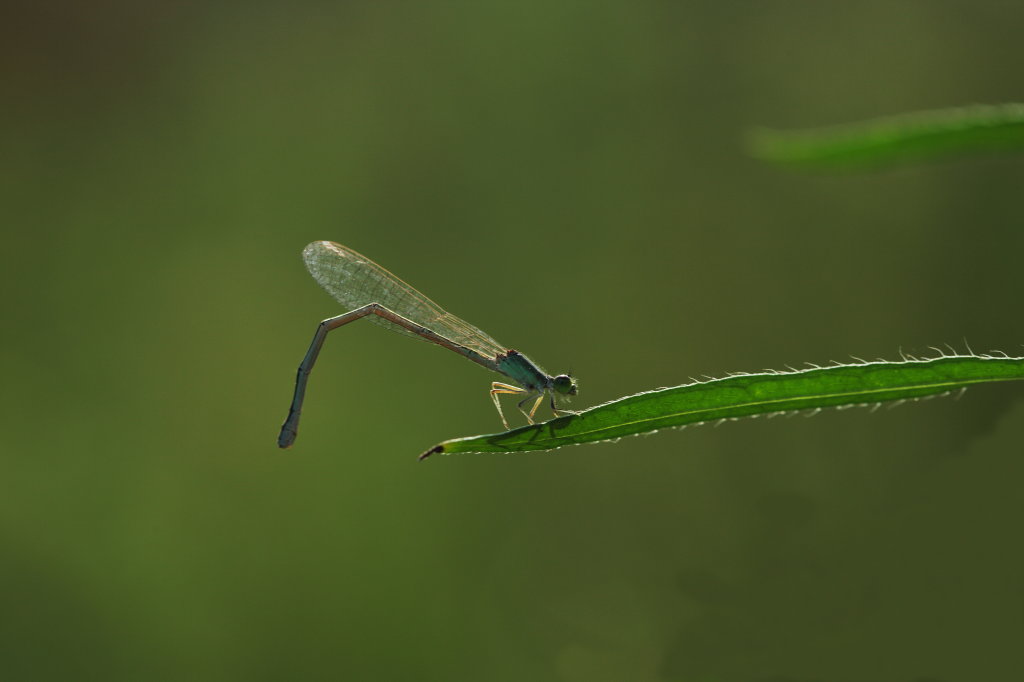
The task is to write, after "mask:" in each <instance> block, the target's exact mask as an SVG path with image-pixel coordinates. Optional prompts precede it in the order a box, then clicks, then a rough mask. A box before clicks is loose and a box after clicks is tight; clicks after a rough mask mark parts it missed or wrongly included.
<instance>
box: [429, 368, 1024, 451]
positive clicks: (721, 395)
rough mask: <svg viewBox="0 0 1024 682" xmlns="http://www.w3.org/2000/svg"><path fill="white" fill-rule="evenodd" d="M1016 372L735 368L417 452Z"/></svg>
mask: <svg viewBox="0 0 1024 682" xmlns="http://www.w3.org/2000/svg"><path fill="white" fill-rule="evenodd" d="M1020 379H1024V358H1011V357H991V356H977V355H966V356H964V355H958V356H941V357H938V358H933V359H928V360H917V359H906V360H903V361H900V362H885V361H878V362H858V363H857V364H849V365H836V366H834V367H815V368H813V369H807V370H794V371H787V372H775V371H768V372H761V373H757V374H736V375H732V376H729V377H726V378H723V379H713V380H710V381H705V382H694V383H692V384H686V385H684V386H676V387H673V388H663V389H659V390H656V391H649V392H647V393H640V394H638V395H633V396H628V397H625V398H620V399H619V400H613V401H612V402H609V403H605V404H604V405H598V406H597V407H592V408H590V409H588V410H584V411H582V412H579V413H577V414H573V415H569V416H565V417H559V418H557V419H552V420H551V421H548V422H544V423H543V424H533V425H531V426H524V427H522V428H518V429H512V430H511V431H506V432H504V433H498V434H492V435H482V436H470V437H468V438H456V439H453V440H446V441H444V442H443V443H441V444H439V445H436V446H435V447H433V448H431V449H430V450H427V451H426V452H425V453H423V454H422V455H420V459H423V458H425V457H428V456H430V455H433V454H437V453H441V454H452V453H456V452H525V451H528V450H553V449H555V448H560V447H562V446H564V445H578V444H581V443H593V442H597V441H606V440H612V439H616V438H621V437H622V436H631V435H636V434H641V433H652V432H654V431H657V430H658V429H663V428H667V427H673V426H684V425H687V424H698V423H702V422H709V421H718V420H723V419H734V418H737V417H751V416H755V415H761V414H774V413H779V412H788V411H793V410H809V409H820V408H824V407H849V406H853V405H872V404H878V403H883V402H892V401H901V400H909V399H915V398H923V397H927V396H934V395H940V394H945V393H949V392H951V391H957V390H962V389H965V388H967V387H968V386H971V385H973V384H979V383H986V382H995V381H1010V380H1020Z"/></svg>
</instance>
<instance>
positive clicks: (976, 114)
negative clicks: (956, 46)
mask: <svg viewBox="0 0 1024 682" xmlns="http://www.w3.org/2000/svg"><path fill="white" fill-rule="evenodd" d="M748 146H749V149H750V152H751V154H753V155H754V156H755V157H757V158H760V159H764V160H766V161H773V162H776V163H784V164H798V165H805V166H833V167H838V166H857V165H869V164H875V165H878V164H883V163H892V162H896V161H905V160H924V159H928V158H933V157H938V156H944V155H951V154H955V153H964V152H983V151H994V150H1005V149H1016V148H1019V147H1022V146H1024V104H1000V105H977V106H972V107H962V108H956V109H940V110H934V111H921V112H915V113H907V114H900V115H897V116H889V117H885V118H877V119H872V120H869V121H863V122H860V123H851V124H847V125H841V126H834V127H828V128H816V129H811V130H794V131H777V130H767V129H759V130H755V131H752V132H751V133H750V135H749V138H748Z"/></svg>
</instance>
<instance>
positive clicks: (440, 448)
mask: <svg viewBox="0 0 1024 682" xmlns="http://www.w3.org/2000/svg"><path fill="white" fill-rule="evenodd" d="M435 452H444V444H443V443H442V444H441V445H435V446H434V447H432V448H430V449H429V450H427V451H426V452H424V453H423V454H422V455H420V456H419V457H417V460H418V461H420V462H422V461H423V460H425V459H426V458H427V457H430V456H431V455H432V454H434V453H435Z"/></svg>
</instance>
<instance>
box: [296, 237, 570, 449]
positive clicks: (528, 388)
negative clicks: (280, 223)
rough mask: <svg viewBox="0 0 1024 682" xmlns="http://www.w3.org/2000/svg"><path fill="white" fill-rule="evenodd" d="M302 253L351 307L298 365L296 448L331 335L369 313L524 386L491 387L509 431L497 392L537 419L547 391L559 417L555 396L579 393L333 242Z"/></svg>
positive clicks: (322, 329)
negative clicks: (316, 368)
mask: <svg viewBox="0 0 1024 682" xmlns="http://www.w3.org/2000/svg"><path fill="white" fill-rule="evenodd" d="M302 256H303V260H305V262H306V268H307V269H308V270H309V272H310V274H311V275H313V278H314V279H316V281H317V282H318V283H319V284H320V286H322V287H323V288H324V289H325V290H327V292H328V293H329V294H331V296H333V297H334V298H335V300H337V301H338V302H339V303H341V304H342V305H344V306H346V307H347V308H350V310H349V312H347V313H345V314H343V315H338V316H336V317H331V318H328V319H326V320H324V321H322V322H321V323H320V324H319V325H318V326H317V330H316V333H315V334H314V335H313V341H312V343H310V345H309V350H308V351H306V356H305V358H303V360H302V363H301V364H300V365H299V371H298V375H297V376H296V379H295V395H294V396H293V398H292V404H291V408H290V410H289V412H288V417H287V418H286V419H285V422H284V424H283V425H282V426H281V433H280V435H279V436H278V439H277V444H278V445H279V446H280V447H282V448H287V447H289V446H291V445H292V443H294V442H295V439H296V437H297V436H298V427H299V416H300V415H301V413H302V403H303V400H304V398H305V393H306V383H307V381H308V379H309V374H310V372H311V371H312V369H313V365H314V364H315V363H316V359H317V356H318V355H319V354H320V349H321V348H322V347H323V343H324V340H325V339H326V338H327V333H328V332H330V331H332V330H334V329H337V328H338V327H342V326H344V325H346V324H348V323H349V322H354V321H355V320H358V319H361V318H363V317H365V318H367V319H369V320H370V321H371V322H374V323H376V324H379V325H381V326H384V327H386V328H388V329H390V330H392V331H397V332H399V333H402V334H407V335H410V336H413V337H417V338H420V339H423V340H424V341H429V342H431V343H435V344H437V345H439V346H443V347H444V348H447V349H449V350H452V351H454V352H456V353H459V354H460V355H463V356H465V357H467V358H469V359H470V360H472V361H474V362H476V363H477V364H480V365H483V366H484V367H486V368H487V369H490V370H493V371H495V372H499V373H501V374H504V375H505V376H507V377H508V378H509V379H510V380H512V381H514V382H516V384H519V385H513V384H506V383H502V382H498V381H495V382H493V383H492V384H491V398H492V399H493V400H494V405H495V407H496V408H497V409H498V415H499V416H500V417H501V421H502V423H503V424H504V425H505V428H506V429H508V428H509V425H508V421H507V420H506V419H505V415H504V413H503V412H502V410H501V404H500V402H499V400H498V396H499V395H503V394H514V395H522V396H524V397H523V398H522V399H521V400H520V401H519V404H518V407H519V410H520V411H521V412H522V413H523V414H524V415H525V416H526V419H527V420H528V421H529V422H530V423H531V424H532V423H533V416H534V414H536V412H537V408H538V407H539V406H540V403H541V402H542V401H543V399H544V396H545V395H548V396H550V403H551V409H552V411H553V412H554V414H555V415H556V416H558V413H559V412H564V411H566V410H559V409H558V408H557V407H556V405H555V396H570V395H576V393H577V385H576V381H575V380H574V379H573V378H572V377H571V376H569V375H568V374H559V375H557V376H551V375H549V374H547V373H546V372H545V371H544V370H542V369H541V368H540V367H538V366H537V365H536V364H534V363H533V362H532V361H531V360H530V359H529V358H527V357H526V356H525V355H523V354H522V353H520V352H519V351H516V350H511V349H507V348H506V347H504V346H502V345H501V344H499V343H498V342H497V341H495V340H494V339H493V338H491V337H490V336H488V335H487V334H485V333H484V332H482V331H481V330H479V329H477V328H476V327H474V326H473V325H471V324H469V323H468V322H466V321H464V320H462V319H460V318H458V317H456V316H455V315H452V314H451V313H449V312H446V311H445V310H444V309H443V308H441V307H440V306H439V305H437V304H436V303H434V302H433V301H431V300H430V299H429V298H427V297H426V296H424V295H423V294H421V293H420V292H419V291H417V290H416V289H414V288H413V287H411V286H409V285H408V284H406V283H405V282H403V281H402V280H400V279H398V278H397V277H395V276H394V275H392V274H391V273H390V272H388V271H387V270H385V269H384V268H382V267H381V266H379V265H377V264H376V263H374V262H373V261H372V260H370V259H369V258H367V257H365V256H363V255H360V254H359V253H357V252H355V251H353V250H352V249H350V248H348V247H346V246H342V245H341V244H336V243H334V242H328V241H319V242H313V243H312V244H310V245H309V246H307V247H306V248H305V249H304V250H303V252H302ZM534 398H536V401H535V402H534V404H533V407H532V408H531V409H530V411H529V412H527V411H526V409H525V408H524V404H525V403H527V402H528V401H529V400H531V399H534Z"/></svg>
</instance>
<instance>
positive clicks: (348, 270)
mask: <svg viewBox="0 0 1024 682" xmlns="http://www.w3.org/2000/svg"><path fill="white" fill-rule="evenodd" d="M302 258H303V260H305V261H306V268H307V269H308V270H309V274H311V275H313V279H315V280H316V281H317V283H319V284H320V286H322V287H323V288H324V289H326V290H327V293H329V294H330V295H331V296H333V297H334V298H335V300H337V301H338V302H339V303H341V304H342V305H343V306H345V308H346V309H348V310H355V309H356V308H360V307H362V306H364V305H366V304H368V303H379V304H381V305H382V306H384V307H385V308H388V309H389V310H391V311H393V312H396V313H398V314H399V315H401V316H402V317H404V318H406V319H409V320H412V321H413V322H415V323H416V324H419V325H422V326H424V327H426V328H427V329H429V330H431V331H432V332H434V333H435V334H440V335H441V336H444V337H445V338H448V339H450V340H451V341H453V342H455V343H457V344H459V345H460V346H464V347H466V348H468V349H470V350H472V351H474V352H476V353H479V354H480V355H482V356H483V357H484V358H487V359H489V360H493V359H494V358H495V357H497V356H498V355H501V354H503V353H504V352H505V350H506V349H505V347H504V346H502V345H501V344H499V343H498V342H497V341H495V340H494V339H492V338H491V337H490V336H488V335H487V334H485V333H483V332H482V331H480V330H479V329H477V328H476V327H474V326H473V325H471V324H469V323H468V322H465V321H464V320H461V319H459V318H458V317H455V316H454V315H452V314H451V313H448V312H445V310H444V309H443V308H441V306H439V305H437V304H436V303H434V302H433V301H431V300H430V299H429V298H427V297H426V296H424V295H423V294H421V293H420V292H418V291H416V290H415V289H413V288H412V287H411V286H409V285H408V284H406V283H405V282H403V281H402V280H400V279H398V278H397V277H395V276H394V275H392V274H391V273H390V272H388V271H387V270H385V269H384V268H382V267H381V266H379V265H377V264H376V263H374V262H373V261H372V260H370V259H369V258H367V257H366V256H363V255H361V254H359V253H356V252H355V251H353V250H352V249H350V248H348V247H347V246H342V245H341V244H336V243H334V242H327V241H322V242H313V243H312V244H310V245H309V246H307V247H306V248H305V249H304V250H303V251H302ZM366 319H368V320H370V321H371V322H373V323H374V324H378V325H380V326H382V327H387V328H388V329H390V330H392V331H396V332H399V333H400V334H406V335H408V336H412V337H414V338H423V337H421V336H417V335H416V334H413V333H412V332H410V331H408V330H407V329H403V328H402V327H400V326H398V325H396V324H394V323H393V322H388V321H387V320H385V319H384V318H382V317H378V316H376V315H369V316H368V317H367V318H366Z"/></svg>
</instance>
